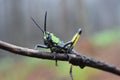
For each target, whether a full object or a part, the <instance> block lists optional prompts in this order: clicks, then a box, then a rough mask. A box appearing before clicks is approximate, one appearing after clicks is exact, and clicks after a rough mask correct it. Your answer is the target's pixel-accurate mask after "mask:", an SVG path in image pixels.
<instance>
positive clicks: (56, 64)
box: [53, 52, 58, 66]
mask: <svg viewBox="0 0 120 80" xmlns="http://www.w3.org/2000/svg"><path fill="white" fill-rule="evenodd" d="M53 54H54V57H53V59H55V66H58V64H57V58H56V54H57V53H56V52H53Z"/></svg>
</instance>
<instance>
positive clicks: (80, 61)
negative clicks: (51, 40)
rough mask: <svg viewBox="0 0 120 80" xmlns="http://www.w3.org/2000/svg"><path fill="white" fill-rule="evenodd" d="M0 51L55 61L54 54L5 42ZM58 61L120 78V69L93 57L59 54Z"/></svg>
mask: <svg viewBox="0 0 120 80" xmlns="http://www.w3.org/2000/svg"><path fill="white" fill-rule="evenodd" d="M0 49H3V50H6V51H9V52H12V53H14V54H19V55H23V56H29V57H35V58H41V59H49V60H54V59H53V57H54V54H53V53H49V52H40V51H38V50H33V49H29V48H24V47H19V46H16V45H13V44H9V43H6V42H3V41H0ZM68 56H69V57H71V59H70V61H69V60H68ZM56 57H57V60H60V61H69V62H70V63H71V64H73V65H75V66H80V67H81V68H84V67H86V66H89V67H92V68H96V69H100V70H103V71H107V72H110V73H113V74H116V75H118V76H120V68H118V67H116V66H114V65H111V64H108V63H105V62H103V61H99V60H96V59H93V58H91V57H88V56H85V55H82V54H79V55H76V54H69V55H67V54H65V53H57V56H56Z"/></svg>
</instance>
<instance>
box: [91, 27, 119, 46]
mask: <svg viewBox="0 0 120 80" xmlns="http://www.w3.org/2000/svg"><path fill="white" fill-rule="evenodd" d="M118 39H120V30H119V29H118V30H105V31H103V32H100V33H97V34H95V35H94V36H93V37H92V39H91V40H92V42H93V43H94V44H95V45H97V46H103V47H106V46H109V45H111V44H112V43H113V42H115V41H117V40H118Z"/></svg>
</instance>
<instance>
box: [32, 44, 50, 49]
mask: <svg viewBox="0 0 120 80" xmlns="http://www.w3.org/2000/svg"><path fill="white" fill-rule="evenodd" d="M38 47H40V48H45V49H48V48H49V47H48V46H46V45H42V44H37V45H35V47H34V49H37V48H38Z"/></svg>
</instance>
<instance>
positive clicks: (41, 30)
mask: <svg viewBox="0 0 120 80" xmlns="http://www.w3.org/2000/svg"><path fill="white" fill-rule="evenodd" d="M31 19H32V21H33V22H34V23H35V25H36V26H37V27H38V28H39V29H40V30H41V31H42V32H43V33H44V31H43V29H42V28H41V27H40V25H38V24H37V22H36V21H35V20H34V19H33V18H32V17H31Z"/></svg>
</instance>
